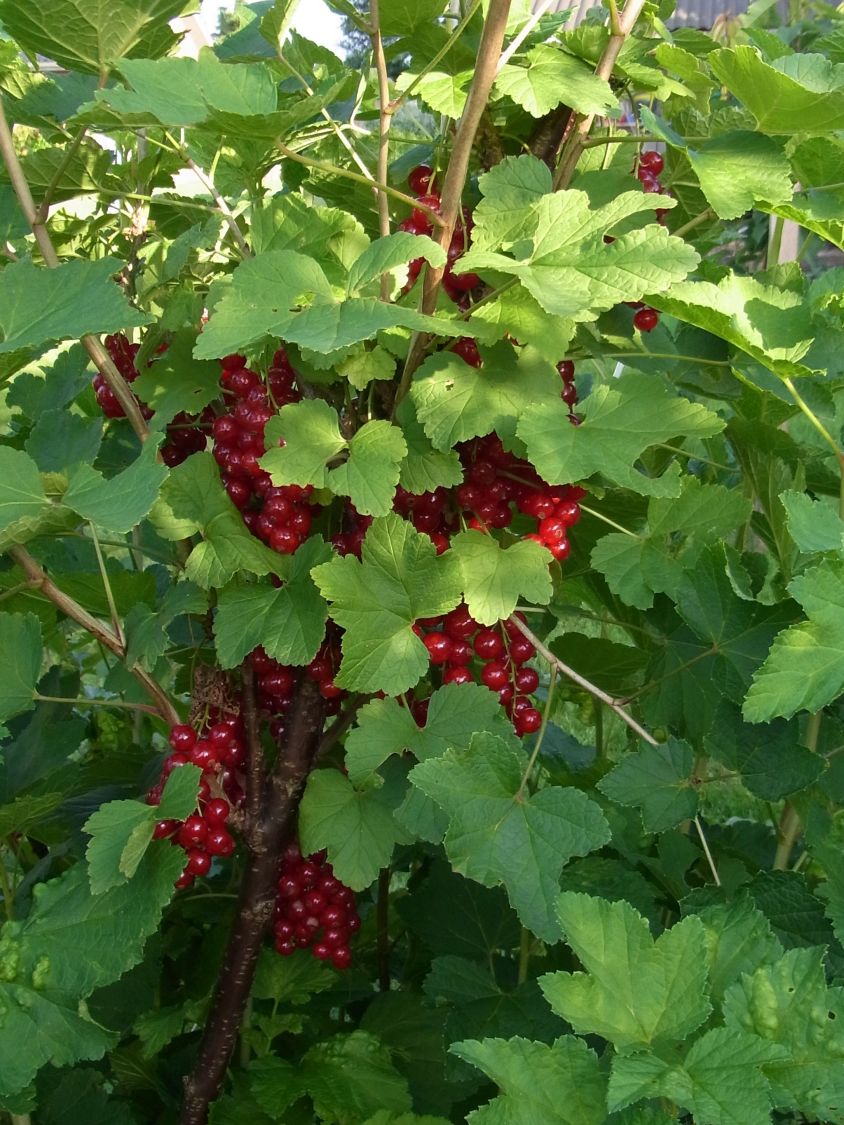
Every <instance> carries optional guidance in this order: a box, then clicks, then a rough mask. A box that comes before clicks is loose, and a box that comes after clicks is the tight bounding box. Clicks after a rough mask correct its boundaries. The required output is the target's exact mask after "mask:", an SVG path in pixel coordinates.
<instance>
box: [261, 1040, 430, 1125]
mask: <svg viewBox="0 0 844 1125" xmlns="http://www.w3.org/2000/svg"><path fill="white" fill-rule="evenodd" d="M249 1069H250V1075H251V1088H252V1091H253V1093H254V1095H255V1097H256V1099H257V1101H258V1103H259V1105H260V1106H261V1107H262V1108H264V1109H266V1110H267V1112H269V1113H271V1114H272V1116H273V1118H274V1119H277V1117H278V1114H279V1112H281V1111H283V1110H284V1109H286V1108H287V1106H289V1105H291V1104H292V1103H293V1102H294V1101H296V1100H298V1098H300V1097H302V1096H303V1095H305V1094H308V1095H309V1096H310V1097H311V1099H312V1100H313V1103H314V1111H315V1113H316V1115H317V1116H318V1117H319V1119H320V1120H321V1121H324V1122H326V1125H344V1123H345V1122H347V1121H349V1120H350V1119H351V1120H355V1121H364V1120H365V1119H366V1118H368V1117H371V1116H372V1114H374V1113H376V1112H377V1111H379V1110H392V1111H394V1112H396V1113H403V1112H404V1111H405V1110H409V1109H410V1106H411V1101H410V1094H409V1093H408V1090H407V1083H406V1081H405V1080H404V1078H402V1076H401V1075H400V1074H399V1073H398V1071H397V1070H396V1068H395V1067H394V1066H393V1063H392V1062H391V1060H390V1052H389V1051H388V1050H387V1048H386V1047H384V1046H382V1044H381V1043H380V1042H379V1041H378V1040H377V1039H376V1038H375V1036H374V1035H369V1034H368V1033H367V1032H365V1031H361V1030H355V1031H351V1032H347V1033H344V1034H342V1035H335V1036H334V1037H333V1038H331V1039H327V1040H324V1041H323V1042H322V1043H317V1044H315V1045H314V1046H313V1047H311V1048H310V1050H309V1051H307V1053H306V1054H305V1056H304V1057H303V1058H302V1059H301V1060H300V1061H299V1063H298V1064H297V1065H296V1066H295V1067H294V1066H292V1065H291V1064H290V1063H288V1062H285V1061H283V1060H281V1059H277V1058H273V1057H272V1056H270V1057H267V1058H264V1059H259V1060H258V1061H256V1062H254V1063H253V1064H252V1065H251V1067H250V1068H249Z"/></svg>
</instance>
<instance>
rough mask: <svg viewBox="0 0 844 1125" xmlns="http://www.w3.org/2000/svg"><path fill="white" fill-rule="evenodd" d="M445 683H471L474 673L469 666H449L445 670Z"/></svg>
mask: <svg viewBox="0 0 844 1125" xmlns="http://www.w3.org/2000/svg"><path fill="white" fill-rule="evenodd" d="M443 683H444V684H471V683H472V673H471V672H470V671H469V669H468V668H447V669H446V671H445V672H443Z"/></svg>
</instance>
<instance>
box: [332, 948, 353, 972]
mask: <svg viewBox="0 0 844 1125" xmlns="http://www.w3.org/2000/svg"><path fill="white" fill-rule="evenodd" d="M331 963H332V965H333V966H334V968H335V969H348V967H349V965H351V963H352V951H351V950H350V949H349V947H348V946H347V945H340V946H338V947H337V948H336V949H335V950H334V952H333V953H332V954H331Z"/></svg>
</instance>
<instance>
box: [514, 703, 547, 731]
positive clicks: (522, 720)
mask: <svg viewBox="0 0 844 1125" xmlns="http://www.w3.org/2000/svg"><path fill="white" fill-rule="evenodd" d="M513 726H514V727H515V728H516V734H520V735H521V734H534V733H535V732H536V731H538V730H539V728H540V727H541V726H542V715H541V714H540V713H539V711H537V709H536V708H535V707H526V708H525V709H524V710H523V711H519V712H517V713H516V714H515V715H514V716H513Z"/></svg>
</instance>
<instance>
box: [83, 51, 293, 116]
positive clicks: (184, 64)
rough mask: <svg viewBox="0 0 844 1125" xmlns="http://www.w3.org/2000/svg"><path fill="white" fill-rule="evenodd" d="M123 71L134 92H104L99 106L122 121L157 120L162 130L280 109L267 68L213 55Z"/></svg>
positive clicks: (133, 64)
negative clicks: (214, 117)
mask: <svg viewBox="0 0 844 1125" xmlns="http://www.w3.org/2000/svg"><path fill="white" fill-rule="evenodd" d="M120 70H121V73H122V74H123V77H124V78H125V79H126V81H127V83H128V89H127V88H124V87H122V86H113V87H110V88H109V89H107V90H98V91H97V93H96V98H97V102H98V103H103V104H105V105H108V106H110V107H111V108H113V109H114V110H116V111H117V113H119V114H121V115H130V116H132V115H140V116H141V117H142V118H147V117H153V118H154V119H156V120H157V121H160V122H161V124H162V125H168V126H173V127H181V126H186V125H196V124H198V123H199V122H201V121H205V120H207V119H208V117H209V116H210V115H211V113H212V111H214V110H217V111H220V113H223V114H230V115H232V116H237V117H252V116H255V117H261V116H263V117H268V116H270V115H272V114H274V112H275V110H276V108H277V105H278V97H277V94H276V85H275V82H274V80H273V76H272V74H271V73H270V71H269V69H268V67H267V66H266V65H264V64H263V63H247V64H239V65H226V64H224V63H222V62H220V60H219V59H218V58H217V57H216V55H214V54H212V52H211V51H203V52H201V53H200V55H199V58H196V59H193V58H166V59H156V60H155V61H153V60H151V59H135V60H126V61H124V62H123V63H122V64H121V66H120Z"/></svg>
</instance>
